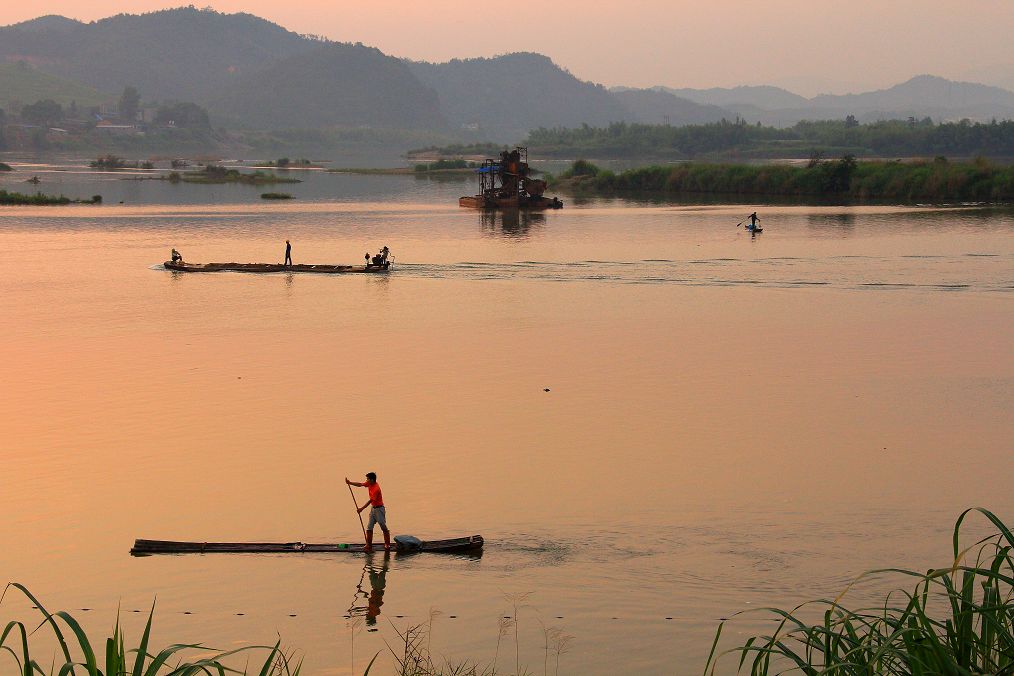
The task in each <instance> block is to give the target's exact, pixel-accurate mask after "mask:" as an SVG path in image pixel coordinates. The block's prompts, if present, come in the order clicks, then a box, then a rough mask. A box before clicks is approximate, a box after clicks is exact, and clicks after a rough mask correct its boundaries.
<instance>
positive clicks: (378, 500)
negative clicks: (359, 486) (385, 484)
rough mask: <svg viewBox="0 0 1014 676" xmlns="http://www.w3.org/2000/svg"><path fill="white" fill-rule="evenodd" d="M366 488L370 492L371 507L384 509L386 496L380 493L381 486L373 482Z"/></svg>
mask: <svg viewBox="0 0 1014 676" xmlns="http://www.w3.org/2000/svg"><path fill="white" fill-rule="evenodd" d="M366 488H367V489H369V491H370V505H372V506H373V507H383V506H384V496H383V495H381V493H380V484H378V483H377V482H373V483H372V484H367V485H366Z"/></svg>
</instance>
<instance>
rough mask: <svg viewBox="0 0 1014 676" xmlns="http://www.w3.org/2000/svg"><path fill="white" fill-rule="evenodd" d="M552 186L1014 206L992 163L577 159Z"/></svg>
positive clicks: (1010, 172)
mask: <svg viewBox="0 0 1014 676" xmlns="http://www.w3.org/2000/svg"><path fill="white" fill-rule="evenodd" d="M550 185H552V186H553V187H556V188H564V189H568V190H570V191H572V192H575V193H578V194H581V193H585V194H604V195H608V194H637V193H639V194H667V195H680V194H714V195H728V196H732V195H741V196H750V197H755V196H772V197H796V198H801V197H813V198H820V199H833V200H838V201H847V200H900V201H923V200H926V201H934V202H972V201H974V202H1005V203H1010V202H1014V166H997V165H994V164H993V163H992V162H990V161H989V160H987V159H984V158H979V159H976V160H975V161H973V162H950V161H948V160H946V159H944V158H938V159H935V160H929V161H917V162H901V161H889V162H885V161H874V162H870V161H867V162H859V161H857V160H856V158H855V157H854V156H852V155H845V156H844V157H842V158H841V159H838V160H832V161H824V160H818V159H814V160H811V161H810V162H809V163H807V164H806V165H802V166H793V165H788V164H723V163H707V162H687V163H682V164H675V165H672V164H669V165H664V166H650V167H640V168H637V169H631V170H629V171H624V172H621V173H614V172H612V171H608V170H603V169H600V168H599V167H598V166H596V165H594V164H592V163H590V162H587V161H585V160H578V161H577V162H575V163H574V164H573V165H572V166H571V167H570V169H568V170H567V171H565V172H563V173H562V174H561V175H560V176H559V177H558V178H551V179H550Z"/></svg>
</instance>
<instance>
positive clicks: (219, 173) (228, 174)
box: [167, 164, 302, 185]
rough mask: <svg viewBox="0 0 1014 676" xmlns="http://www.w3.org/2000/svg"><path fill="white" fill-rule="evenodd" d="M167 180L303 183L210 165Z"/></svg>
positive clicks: (175, 173) (187, 181)
mask: <svg viewBox="0 0 1014 676" xmlns="http://www.w3.org/2000/svg"><path fill="white" fill-rule="evenodd" d="M167 179H168V180H169V181H171V182H173V183H177V182H179V181H183V182H184V183H245V184H247V185H269V184H272V183H302V181H300V180H299V179H298V178H287V177H282V176H278V175H276V174H272V173H270V172H266V171H255V172H253V173H252V174H244V173H243V172H241V171H239V170H238V169H228V168H226V167H223V166H220V165H217V164H209V165H207V166H206V167H204V168H203V169H201V170H200V171H187V172H184V173H182V174H180V173H178V172H170V173H169V175H168V177H167Z"/></svg>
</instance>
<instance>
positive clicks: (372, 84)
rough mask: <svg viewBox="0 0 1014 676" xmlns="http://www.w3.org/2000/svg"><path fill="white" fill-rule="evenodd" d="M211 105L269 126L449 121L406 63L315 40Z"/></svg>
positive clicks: (438, 124)
mask: <svg viewBox="0 0 1014 676" xmlns="http://www.w3.org/2000/svg"><path fill="white" fill-rule="evenodd" d="M209 105H210V107H211V109H212V110H213V111H220V112H221V113H223V114H225V115H228V116H230V117H231V118H233V119H241V120H243V121H244V122H245V123H246V124H248V125H252V126H255V127H260V128H265V129H312V128H319V127H327V126H331V125H334V124H335V123H336V121H338V120H340V121H341V124H343V125H350V126H378V127H387V128H395V129H439V128H443V127H446V126H447V121H446V119H445V118H444V115H443V113H442V111H441V108H440V103H439V101H438V100H437V94H436V92H435V91H433V90H432V89H430V88H428V87H426V86H424V85H423V84H422V83H420V82H419V80H418V79H417V78H416V77H415V76H414V75H413V74H412V71H411V70H410V69H409V67H408V66H407V65H406V64H405V63H404V62H403V61H401V60H399V59H395V58H392V57H390V56H387V55H385V54H384V53H383V52H381V51H380V50H379V49H375V48H373V47H365V46H363V45H350V44H339V43H323V44H319V45H315V46H313V47H312V48H311V49H309V50H306V51H303V52H300V53H298V54H296V55H295V56H291V57H288V58H286V59H282V60H280V61H278V62H276V63H273V64H271V65H270V66H268V67H266V68H264V69H262V70H259V71H256V72H254V73H250V74H248V75H246V76H240V77H239V78H237V79H236V80H235V81H234V82H232V83H230V84H228V85H226V86H225V87H224V88H223V90H222V91H221V92H220V93H219V94H217V95H216V96H214V97H212V98H211V99H210V101H209Z"/></svg>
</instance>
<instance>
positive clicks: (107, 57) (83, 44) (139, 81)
mask: <svg viewBox="0 0 1014 676" xmlns="http://www.w3.org/2000/svg"><path fill="white" fill-rule="evenodd" d="M61 18H62V17H43V18H42V19H35V20H34V21H31V22H25V23H22V24H16V25H14V26H8V27H6V28H0V60H2V59H4V58H5V57H6V58H7V59H8V60H10V59H12V58H14V59H26V60H29V61H31V62H32V63H34V64H37V65H38V66H39V67H40V68H44V69H45V70H47V71H48V72H50V73H53V74H56V75H60V76H62V77H66V78H70V79H72V80H75V81H78V82H82V83H84V84H87V85H90V86H92V87H95V88H96V89H100V90H103V91H113V92H121V91H122V90H123V88H124V87H126V86H128V85H132V86H135V87H137V88H138V89H139V90H140V92H141V95H142V96H143V97H145V98H146V99H155V98H158V99H178V100H188V101H197V102H200V101H203V100H205V99H207V98H208V97H210V96H211V95H213V94H215V93H217V92H218V91H219V90H220V89H221V88H222V87H223V86H225V85H227V84H228V83H230V82H231V81H232V80H234V79H236V78H237V77H238V76H241V75H244V74H246V73H249V72H252V71H256V70H259V69H261V68H264V67H266V66H268V65H269V64H271V63H273V62H275V61H278V60H279V59H282V58H286V57H288V56H292V55H294V54H296V53H297V52H300V51H304V50H307V49H309V48H311V47H312V46H314V45H315V44H316V43H314V42H313V41H311V40H307V39H306V38H303V37H300V36H299V35H296V34H295V33H292V32H290V31H287V30H285V29H284V28H282V27H281V26H278V25H276V24H273V23H271V22H269V21H265V20H264V19H260V18H257V17H255V16H253V15H250V14H219V13H217V12H211V11H203V10H198V9H194V8H193V7H185V8H181V9H171V10H164V11H160V12H152V13H150V14H140V15H133V14H119V15H117V16H113V17H109V18H108V19H102V20H101V21H96V22H94V23H89V24H82V23H78V22H71V21H70V20H64V21H60V19H61Z"/></svg>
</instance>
